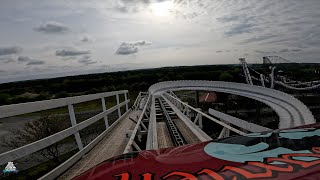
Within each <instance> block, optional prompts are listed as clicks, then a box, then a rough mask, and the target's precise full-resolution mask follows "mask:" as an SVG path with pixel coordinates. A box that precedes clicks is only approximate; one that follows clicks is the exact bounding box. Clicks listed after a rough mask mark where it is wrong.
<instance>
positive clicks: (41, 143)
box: [0, 100, 130, 165]
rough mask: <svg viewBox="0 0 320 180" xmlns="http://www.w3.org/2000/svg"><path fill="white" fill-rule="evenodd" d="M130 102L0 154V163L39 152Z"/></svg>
mask: <svg viewBox="0 0 320 180" xmlns="http://www.w3.org/2000/svg"><path fill="white" fill-rule="evenodd" d="M128 102H130V100H128V101H127V102H122V103H121V104H119V105H117V106H114V107H112V108H110V109H108V110H107V111H105V112H102V113H100V114H97V115H95V116H94V117H91V118H89V119H87V120H85V121H83V122H81V123H79V124H77V125H75V126H71V127H69V128H67V129H65V130H63V131H60V132H59V133H56V134H53V135H51V136H48V137H46V138H43V139H41V140H38V141H35V142H33V143H30V144H27V145H25V146H22V147H19V148H16V149H13V150H11V151H7V152H4V153H2V154H0V165H1V164H5V163H7V162H9V161H14V160H16V159H19V158H22V157H24V156H26V155H29V154H31V153H34V152H37V151H39V150H41V149H43V148H45V147H48V146H50V145H52V144H54V143H56V142H58V141H60V140H62V139H64V138H66V137H68V136H70V135H72V134H74V133H75V132H78V131H80V130H81V129H84V128H86V127H88V126H90V125H91V124H93V123H95V122H97V121H98V120H100V119H102V118H103V117H104V116H106V115H108V114H111V113H112V112H114V111H115V110H117V109H118V107H122V106H124V105H125V104H126V103H128Z"/></svg>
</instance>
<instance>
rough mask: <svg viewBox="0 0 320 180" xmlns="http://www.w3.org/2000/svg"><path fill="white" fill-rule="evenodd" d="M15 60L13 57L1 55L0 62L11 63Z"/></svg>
mask: <svg viewBox="0 0 320 180" xmlns="http://www.w3.org/2000/svg"><path fill="white" fill-rule="evenodd" d="M14 61H15V60H14V59H13V58H12V57H0V62H1V63H5V64H7V63H11V62H14Z"/></svg>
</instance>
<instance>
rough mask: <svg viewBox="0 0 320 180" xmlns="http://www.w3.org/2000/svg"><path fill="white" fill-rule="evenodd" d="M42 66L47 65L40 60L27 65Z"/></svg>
mask: <svg viewBox="0 0 320 180" xmlns="http://www.w3.org/2000/svg"><path fill="white" fill-rule="evenodd" d="M42 64H45V62H44V61H40V60H32V61H30V62H28V63H27V65H42Z"/></svg>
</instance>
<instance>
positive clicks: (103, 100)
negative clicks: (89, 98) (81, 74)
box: [101, 97, 109, 129]
mask: <svg viewBox="0 0 320 180" xmlns="http://www.w3.org/2000/svg"><path fill="white" fill-rule="evenodd" d="M101 103H102V111H103V112H105V111H107V105H106V100H105V98H104V97H102V98H101ZM103 119H104V124H105V125H106V129H108V128H109V121H108V115H106V116H104V117H103Z"/></svg>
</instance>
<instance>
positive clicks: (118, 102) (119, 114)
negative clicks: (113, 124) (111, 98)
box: [116, 94, 121, 118]
mask: <svg viewBox="0 0 320 180" xmlns="http://www.w3.org/2000/svg"><path fill="white" fill-rule="evenodd" d="M116 100H117V105H119V104H120V101H119V94H117V95H116ZM118 116H119V118H120V117H121V110H120V107H119V108H118Z"/></svg>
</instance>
